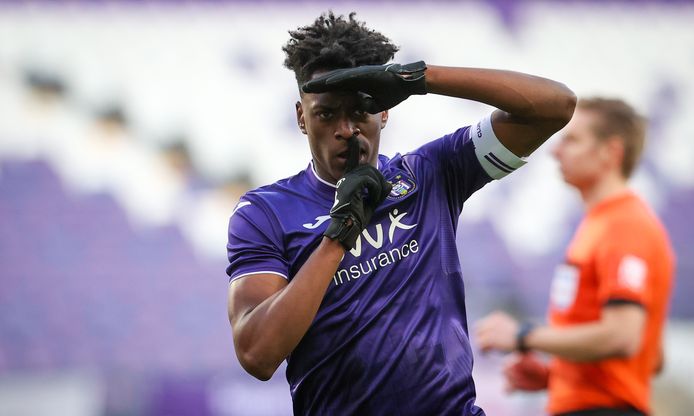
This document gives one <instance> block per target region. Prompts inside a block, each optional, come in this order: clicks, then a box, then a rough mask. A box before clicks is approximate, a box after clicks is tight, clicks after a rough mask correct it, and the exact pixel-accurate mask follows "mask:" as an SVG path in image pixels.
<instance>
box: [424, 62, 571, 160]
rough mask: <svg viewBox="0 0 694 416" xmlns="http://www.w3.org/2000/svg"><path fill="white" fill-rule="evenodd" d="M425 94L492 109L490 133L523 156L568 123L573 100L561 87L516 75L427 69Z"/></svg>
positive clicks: (567, 89)
mask: <svg viewBox="0 0 694 416" xmlns="http://www.w3.org/2000/svg"><path fill="white" fill-rule="evenodd" d="M426 86H427V91H428V92H430V93H434V94H441V95H448V96H452V97H458V98H464V99H468V100H474V101H479V102H482V103H485V104H489V105H492V106H494V107H496V108H498V109H499V110H500V111H496V112H495V113H494V116H493V118H492V124H493V126H494V132H495V133H496V135H497V137H498V138H499V140H501V142H502V143H503V144H504V145H505V146H506V148H508V150H510V151H511V152H513V153H514V154H516V156H527V155H529V154H530V153H532V152H533V151H534V150H535V149H537V148H538V147H539V146H540V145H541V144H542V143H544V141H545V140H547V139H548V138H549V137H550V136H551V135H552V134H554V133H556V132H557V131H559V129H561V128H562V127H564V126H565V125H566V123H568V122H569V120H571V117H572V115H573V111H574V108H575V106H576V96H575V95H574V93H573V92H572V91H571V90H570V89H569V88H567V87H566V86H565V85H564V84H561V83H559V82H556V81H552V80H549V79H546V78H541V77H536V76H533V75H528V74H523V73H520V72H513V71H503V70H495V69H477V68H451V67H440V66H429V67H428V69H427V71H426Z"/></svg>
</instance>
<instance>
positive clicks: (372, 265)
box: [303, 209, 420, 286]
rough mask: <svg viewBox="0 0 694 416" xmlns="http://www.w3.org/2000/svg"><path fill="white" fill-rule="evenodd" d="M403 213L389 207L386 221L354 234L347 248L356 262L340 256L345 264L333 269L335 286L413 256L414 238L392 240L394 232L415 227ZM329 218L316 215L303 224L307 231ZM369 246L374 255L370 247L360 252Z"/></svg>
mask: <svg viewBox="0 0 694 416" xmlns="http://www.w3.org/2000/svg"><path fill="white" fill-rule="evenodd" d="M406 216H407V212H402V213H401V212H399V211H398V210H397V209H393V210H392V211H390V212H389V213H388V219H387V220H385V221H383V222H382V223H378V224H375V225H372V226H369V227H367V228H366V229H364V230H363V231H362V233H361V235H359V237H357V241H356V242H355V244H354V248H352V249H351V250H350V251H349V252H350V254H351V255H352V256H353V258H354V259H356V260H357V263H353V264H350V263H351V261H350V260H348V259H344V260H343V262H345V263H343V264H347V265H346V266H345V267H343V268H341V269H339V270H337V272H336V273H335V276H333V281H334V282H335V285H336V286H339V285H342V284H344V283H347V282H351V281H354V280H357V279H359V278H363V277H366V276H368V275H370V274H372V273H374V272H376V271H377V270H379V269H383V268H386V267H389V266H391V265H393V264H395V263H397V262H399V261H401V260H403V259H405V258H407V257H409V256H412V255H416V254H417V253H418V252H419V248H420V247H419V243H418V242H417V240H416V239H415V238H413V239H411V240H410V241H405V242H403V241H402V240H400V241H397V242H396V233H399V232H402V231H398V230H411V229H413V228H415V227H416V226H417V224H416V223H415V224H408V221H406V219H405V217H406ZM329 219H330V216H329V215H322V216H319V217H316V219H315V222H313V223H306V224H303V227H304V228H307V229H310V230H312V229H316V228H318V226H320V225H321V224H323V223H324V222H326V221H327V220H329ZM386 239H387V240H386ZM384 246H385V247H384ZM369 247H371V248H373V249H375V250H377V251H376V252H375V254H373V253H374V252H373V250H369V251H364V250H366V249H367V248H369ZM362 252H365V253H369V256H368V258H363V256H362ZM352 261H353V260H352Z"/></svg>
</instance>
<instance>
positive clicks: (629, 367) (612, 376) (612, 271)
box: [548, 192, 674, 414]
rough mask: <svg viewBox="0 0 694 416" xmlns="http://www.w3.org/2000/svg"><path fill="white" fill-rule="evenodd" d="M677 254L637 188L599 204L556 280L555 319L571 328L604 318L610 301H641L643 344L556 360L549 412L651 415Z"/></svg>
mask: <svg viewBox="0 0 694 416" xmlns="http://www.w3.org/2000/svg"><path fill="white" fill-rule="evenodd" d="M673 271H674V255H673V251H672V249H671V246H670V241H669V239H668V236H667V232H666V231H665V228H664V227H663V225H662V224H661V223H660V221H659V220H658V218H657V217H656V216H655V214H654V213H653V212H652V211H651V210H650V209H649V208H648V206H647V205H646V204H645V203H644V202H643V201H642V200H641V199H640V198H639V197H637V196H636V195H635V194H634V193H632V192H626V193H623V194H620V195H617V196H614V197H612V198H609V199H608V200H605V201H602V202H601V203H599V204H598V205H596V206H595V207H593V208H592V209H591V210H590V211H589V212H588V213H587V215H586V217H585V218H584V219H583V222H582V223H581V224H580V225H579V227H578V230H577V231H576V234H575V235H574V237H573V240H572V241H571V244H570V245H569V248H568V251H567V260H566V263H565V264H563V265H560V266H559V267H557V271H556V273H555V276H554V280H553V282H552V289H551V299H550V306H549V320H550V323H551V325H553V326H570V325H575V324H580V323H585V322H591V321H596V320H598V319H600V314H601V311H602V308H603V307H604V306H605V305H606V304H608V303H619V302H631V303H636V304H639V305H641V306H642V307H643V308H644V310H645V312H646V315H647V318H646V325H645V328H644V331H643V338H642V340H641V347H640V348H639V350H638V352H637V353H636V354H635V355H633V356H631V357H629V358H614V359H605V360H602V361H596V362H590V363H577V362H572V361H568V360H564V359H561V358H555V359H554V360H553V361H552V362H551V364H550V373H549V374H550V378H549V404H548V411H549V412H550V413H551V414H557V413H563V412H569V411H577V410H582V409H591V408H628V407H634V408H636V409H639V410H641V411H642V412H644V413H649V412H650V392H651V383H650V381H651V377H652V376H653V372H654V370H655V369H656V368H657V365H658V363H659V360H660V351H661V344H662V335H663V334H662V333H663V326H664V323H665V319H666V315H667V311H668V306H669V298H670V291H671V287H672V282H673Z"/></svg>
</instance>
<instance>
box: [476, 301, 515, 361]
mask: <svg viewBox="0 0 694 416" xmlns="http://www.w3.org/2000/svg"><path fill="white" fill-rule="evenodd" d="M519 328H520V325H519V324H518V321H516V320H515V319H513V318H512V317H511V316H510V315H508V314H506V313H504V312H499V311H497V312H493V313H491V314H489V315H487V316H486V317H484V318H482V320H480V321H479V322H477V324H476V325H475V336H476V338H477V344H478V345H479V347H480V349H481V350H482V352H489V351H493V350H496V351H502V352H510V351H514V350H515V349H517V348H518V340H517V339H516V336H517V334H518V330H519Z"/></svg>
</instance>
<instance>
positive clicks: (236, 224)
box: [226, 197, 289, 282]
mask: <svg viewBox="0 0 694 416" xmlns="http://www.w3.org/2000/svg"><path fill="white" fill-rule="evenodd" d="M283 247H284V245H283V238H282V228H281V227H280V225H279V222H278V221H277V219H276V218H275V217H274V216H273V215H272V212H270V210H269V209H267V208H266V207H265V206H264V205H263V204H262V202H261V201H258V200H252V199H250V198H247V197H244V198H242V199H241V200H240V201H239V203H238V205H237V206H236V208H234V211H233V212H232V214H231V218H230V219H229V232H228V242H227V257H228V259H229V265H228V266H227V269H226V272H227V275H228V276H229V282H232V281H234V280H236V279H239V278H241V277H244V276H248V275H250V274H258V273H270V274H276V275H279V276H282V277H284V278H285V279H288V270H289V263H288V261H287V260H286V258H285V256H284V248H283Z"/></svg>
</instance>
